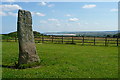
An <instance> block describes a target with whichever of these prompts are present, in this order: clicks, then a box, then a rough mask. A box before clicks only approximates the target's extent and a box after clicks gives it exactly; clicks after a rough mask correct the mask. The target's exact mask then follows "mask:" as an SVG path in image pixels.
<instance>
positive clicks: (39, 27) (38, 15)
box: [0, 2, 118, 33]
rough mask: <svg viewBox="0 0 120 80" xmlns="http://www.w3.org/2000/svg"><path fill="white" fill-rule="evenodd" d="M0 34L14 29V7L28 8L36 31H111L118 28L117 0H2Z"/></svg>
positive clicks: (15, 12)
mask: <svg viewBox="0 0 120 80" xmlns="http://www.w3.org/2000/svg"><path fill="white" fill-rule="evenodd" d="M1 8H2V10H0V16H1V17H2V33H9V32H13V31H16V30H17V12H18V9H24V10H29V11H30V12H31V13H32V18H33V30H35V31H38V32H58V31H59V32H62V31H114V30H117V29H118V3H117V2H14V3H13V2H12V3H11V2H3V3H2V4H1V5H0V9H1Z"/></svg>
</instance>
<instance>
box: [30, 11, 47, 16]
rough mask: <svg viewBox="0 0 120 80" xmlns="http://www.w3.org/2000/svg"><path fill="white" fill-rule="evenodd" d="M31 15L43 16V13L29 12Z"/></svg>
mask: <svg viewBox="0 0 120 80" xmlns="http://www.w3.org/2000/svg"><path fill="white" fill-rule="evenodd" d="M31 13H32V15H36V16H45V14H43V13H40V12H31Z"/></svg>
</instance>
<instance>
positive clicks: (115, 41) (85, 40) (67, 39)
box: [0, 36, 120, 46]
mask: <svg viewBox="0 0 120 80" xmlns="http://www.w3.org/2000/svg"><path fill="white" fill-rule="evenodd" d="M0 41H2V42H13V41H14V42H17V41H18V39H17V38H16V37H14V38H12V39H2V40H0ZM35 42H36V43H61V44H80V45H94V46H95V45H104V46H112V45H113V46H120V38H109V37H84V36H83V37H79V36H38V37H35Z"/></svg>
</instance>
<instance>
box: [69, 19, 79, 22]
mask: <svg viewBox="0 0 120 80" xmlns="http://www.w3.org/2000/svg"><path fill="white" fill-rule="evenodd" d="M69 21H79V19H78V18H70V19H69Z"/></svg>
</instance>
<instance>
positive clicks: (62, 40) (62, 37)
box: [62, 35, 63, 44]
mask: <svg viewBox="0 0 120 80" xmlns="http://www.w3.org/2000/svg"><path fill="white" fill-rule="evenodd" d="M62 44H63V35H62Z"/></svg>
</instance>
